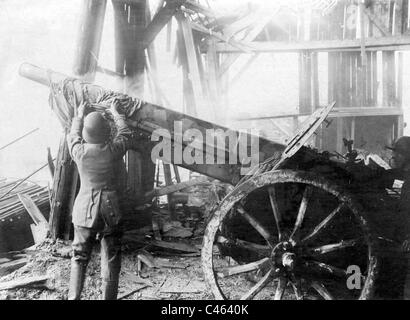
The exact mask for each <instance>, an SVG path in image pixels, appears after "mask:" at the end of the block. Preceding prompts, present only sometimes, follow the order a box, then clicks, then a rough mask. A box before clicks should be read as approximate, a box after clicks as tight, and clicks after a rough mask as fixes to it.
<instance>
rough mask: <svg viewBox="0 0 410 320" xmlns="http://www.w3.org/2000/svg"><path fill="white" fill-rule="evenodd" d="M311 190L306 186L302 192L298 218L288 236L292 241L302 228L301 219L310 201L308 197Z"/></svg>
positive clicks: (310, 194)
mask: <svg viewBox="0 0 410 320" xmlns="http://www.w3.org/2000/svg"><path fill="white" fill-rule="evenodd" d="M312 191H313V190H312V188H311V187H310V186H306V188H305V190H304V191H303V198H302V201H301V202H300V207H299V211H298V216H297V218H296V223H295V226H294V228H293V231H292V234H291V235H290V238H291V239H293V238H294V236H295V235H296V233H297V232H298V231H299V229H300V227H301V226H302V223H303V219H304V218H305V213H306V209H307V206H308V203H309V200H310V197H311V196H312Z"/></svg>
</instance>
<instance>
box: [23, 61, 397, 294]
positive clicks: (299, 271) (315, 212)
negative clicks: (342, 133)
mask: <svg viewBox="0 0 410 320" xmlns="http://www.w3.org/2000/svg"><path fill="white" fill-rule="evenodd" d="M20 74H21V75H22V76H24V77H27V78H29V79H31V80H34V81H37V82H39V83H42V84H44V85H51V86H58V85H59V84H60V83H61V82H62V81H64V79H67V76H65V75H62V74H59V73H56V72H52V71H49V70H44V69H41V68H38V67H35V66H33V65H30V64H23V65H22V66H21V68H20ZM73 81H74V82H75V85H73V88H74V87H75V88H74V89H73V88H72V90H77V91H80V92H81V93H80V94H81V95H82V96H83V97H84V95H85V98H86V99H87V100H88V102H89V103H90V104H91V105H95V106H98V107H99V109H98V108H97V109H96V110H100V111H102V112H103V111H104V108H107V107H108V106H107V105H104V104H101V97H102V96H104V95H105V96H106V95H107V94H109V93H110V91H108V90H105V89H103V88H101V87H99V86H96V85H93V84H89V83H84V82H81V81H80V80H73ZM65 89H67V88H65ZM67 90H68V89H67ZM133 101H134V102H136V105H138V108H135V110H133V111H132V112H129V113H127V121H128V122H129V124H130V126H131V127H132V128H133V130H134V132H135V135H134V138H135V139H139V141H141V143H146V142H147V141H149V142H150V143H151V136H152V135H153V134H154V133H155V131H156V130H158V129H163V130H167V131H168V132H170V133H171V136H170V137H171V138H170V139H169V143H170V145H171V148H172V150H173V151H174V150H175V149H178V150H180V151H181V152H184V151H186V150H187V148H191V151H192V148H194V149H197V150H199V151H200V152H202V153H203V154H204V156H205V157H208V158H209V157H210V158H213V159H215V164H209V163H208V164H207V163H201V164H197V163H187V162H186V161H185V162H184V161H183V162H182V163H177V165H179V166H182V167H184V168H187V169H189V170H192V171H195V172H198V173H201V174H204V175H207V176H209V177H213V178H216V179H219V180H220V181H223V182H227V183H230V184H232V185H234V186H235V187H234V189H233V190H232V191H231V192H230V193H229V194H228V195H226V197H225V198H224V199H223V200H222V202H221V203H220V205H219V206H218V208H217V209H216V211H215V212H214V213H213V215H212V217H211V218H210V220H209V222H208V224H207V228H206V231H205V235H204V240H203V248H202V266H203V271H204V275H205V280H206V282H207V284H208V286H209V288H210V289H211V292H212V294H213V295H214V297H215V298H217V299H253V298H257V299H275V300H276V299H292V298H296V299H302V298H306V299H317V298H324V299H370V298H372V297H373V295H374V291H375V289H376V288H377V285H376V283H377V282H379V283H381V282H383V277H377V272H378V270H379V269H380V265H381V262H383V261H386V260H387V259H386V257H390V258H391V257H393V258H394V257H396V258H400V257H401V256H400V254H399V253H398V252H397V250H396V242H395V240H391V239H395V238H398V237H399V235H398V233H399V232H402V229H403V223H402V221H403V220H402V217H399V216H398V215H397V214H395V213H394V212H395V210H393V208H394V207H395V206H397V203H398V197H397V196H395V195H392V194H391V193H389V192H388V190H387V189H386V185H385V184H384V183H383V179H381V178H380V177H381V175H380V174H381V173H383V172H384V170H382V169H380V168H378V167H376V168H371V167H369V166H366V165H365V163H364V162H363V161H360V160H358V159H357V157H356V156H357V154H356V153H355V151H354V150H353V149H351V148H350V147H349V148H350V149H349V154H348V155H347V157H345V158H340V157H339V158H338V157H335V156H334V155H332V154H331V153H329V152H319V151H318V150H315V149H312V148H309V147H306V146H304V144H305V143H306V142H307V141H308V140H309V139H310V138H311V137H312V135H313V134H314V133H315V131H316V130H317V129H318V128H319V127H320V126H321V125H322V123H323V121H326V120H325V119H326V117H327V115H328V113H329V112H330V110H331V109H332V107H333V106H334V103H332V104H330V105H329V106H327V107H325V108H321V109H318V110H316V111H315V112H314V113H313V114H312V116H311V117H310V118H309V119H308V120H307V121H306V122H305V124H304V125H303V126H302V128H301V129H300V131H299V132H298V134H296V135H295V137H294V138H293V139H291V140H290V141H289V143H288V144H287V145H282V144H278V143H275V142H274V141H270V140H267V139H264V138H261V137H253V136H252V135H249V134H246V135H244V136H242V137H241V138H238V139H237V140H236V147H238V148H239V146H240V145H241V144H244V145H245V148H246V146H247V144H248V142H249V140H251V139H255V138H256V139H257V141H258V145H259V152H258V156H259V159H260V163H259V165H258V166H256V167H254V168H253V169H251V171H250V172H248V174H246V175H242V174H241V169H242V167H243V166H242V164H241V161H240V159H236V160H239V161H236V162H235V161H234V164H233V163H227V162H225V163H220V162H219V161H217V160H218V154H219V155H221V154H222V155H223V157H222V158H224V159H225V160H226V159H228V158H229V152H230V150H229V148H228V146H227V145H225V147H226V148H225V147H223V148H222V150H220V149H221V148H220V146H216V145H214V144H212V143H211V144H209V143H208V142H207V141H205V142H203V141H202V142H201V143H200V144H196V145H195V146H194V147H193V145H192V144H191V143H187V142H186V141H184V140H183V139H176V138H175V134H177V133H176V132H175V128H174V123H175V122H180V123H182V131H181V132H182V135H184V133H185V132H186V131H187V130H188V129H196V130H198V131H199V132H200V133H202V134H203V136H205V135H206V130H207V129H213V130H215V129H220V130H221V132H225V133H226V132H228V131H230V132H233V133H234V134H235V135H236V136H237V137H240V136H241V135H240V134H239V133H238V132H235V131H232V130H229V129H227V128H224V127H222V126H219V125H216V124H213V123H210V122H207V121H204V120H200V119H197V118H195V117H192V116H189V115H186V114H183V113H180V112H176V111H173V110H169V109H166V108H163V107H160V106H157V105H154V104H150V103H147V102H144V101H141V100H138V99H137V100H135V99H134V100H133ZM134 105H135V104H134ZM125 111H127V110H125ZM179 134H181V133H179ZM153 145H154V144H152V143H151V147H152V146H153ZM348 146H351V144H348ZM218 148H219V149H218ZM148 151H151V150H150V149H147V152H148ZM191 151H190V152H191ZM218 151H220V152H221V153H218ZM172 154H174V153H172ZM166 160H168V161H169V162H171V163H175V158H173V157H172V156H171V157H170V158H169V159H166ZM351 276H352V277H353V278H350V277H351Z"/></svg>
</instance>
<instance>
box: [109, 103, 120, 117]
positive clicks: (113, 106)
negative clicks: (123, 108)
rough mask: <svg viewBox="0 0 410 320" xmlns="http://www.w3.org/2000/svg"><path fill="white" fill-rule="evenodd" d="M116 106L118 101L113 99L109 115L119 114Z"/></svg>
mask: <svg viewBox="0 0 410 320" xmlns="http://www.w3.org/2000/svg"><path fill="white" fill-rule="evenodd" d="M118 104H119V103H118V100H117V99H114V100H113V101H112V103H111V107H110V111H111V113H112V115H113V116H115V115H118V114H119V112H118Z"/></svg>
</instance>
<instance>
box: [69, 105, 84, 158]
mask: <svg viewBox="0 0 410 320" xmlns="http://www.w3.org/2000/svg"><path fill="white" fill-rule="evenodd" d="M86 108H87V103H86V102H85V101H82V102H81V104H80V105H79V106H78V109H76V108H74V118H73V120H72V123H71V130H70V133H69V134H68V136H67V144H68V151H69V153H70V156H71V158H72V159H73V160H74V161H75V162H77V161H78V160H79V159H80V157H81V156H82V154H83V153H84V145H83V144H82V137H81V131H82V129H83V119H84V114H85V110H86Z"/></svg>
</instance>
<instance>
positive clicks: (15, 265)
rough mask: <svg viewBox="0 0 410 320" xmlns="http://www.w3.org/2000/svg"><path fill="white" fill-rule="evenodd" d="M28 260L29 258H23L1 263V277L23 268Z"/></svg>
mask: <svg viewBox="0 0 410 320" xmlns="http://www.w3.org/2000/svg"><path fill="white" fill-rule="evenodd" d="M27 262H28V259H27V258H22V259H17V260H11V261H8V262H4V263H2V264H0V277H2V276H5V275H6V274H9V273H12V272H13V271H15V270H17V269H19V268H21V267H22V266H24V265H26V264H27Z"/></svg>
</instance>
